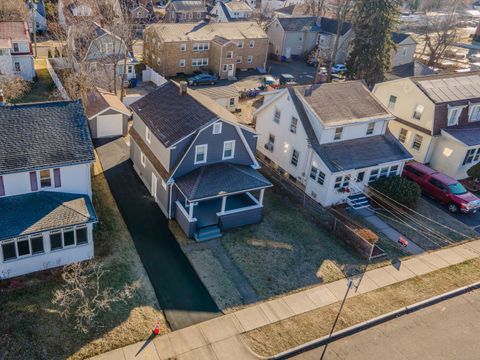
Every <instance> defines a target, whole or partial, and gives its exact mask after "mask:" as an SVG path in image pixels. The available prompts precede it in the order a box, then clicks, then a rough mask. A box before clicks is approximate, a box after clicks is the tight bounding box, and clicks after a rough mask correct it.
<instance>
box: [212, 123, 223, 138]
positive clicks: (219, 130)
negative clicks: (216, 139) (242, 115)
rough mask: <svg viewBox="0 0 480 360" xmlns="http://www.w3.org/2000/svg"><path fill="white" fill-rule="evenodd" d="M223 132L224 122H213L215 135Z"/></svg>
mask: <svg viewBox="0 0 480 360" xmlns="http://www.w3.org/2000/svg"><path fill="white" fill-rule="evenodd" d="M221 133H222V123H221V122H217V123H215V124H213V135H218V134H221Z"/></svg>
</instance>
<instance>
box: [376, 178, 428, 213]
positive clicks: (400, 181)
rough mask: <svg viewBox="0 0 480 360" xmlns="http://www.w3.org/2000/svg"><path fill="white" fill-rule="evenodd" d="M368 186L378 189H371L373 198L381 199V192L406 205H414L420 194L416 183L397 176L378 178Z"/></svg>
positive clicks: (420, 191)
mask: <svg viewBox="0 0 480 360" xmlns="http://www.w3.org/2000/svg"><path fill="white" fill-rule="evenodd" d="M370 187H372V188H373V189H375V190H378V192H375V191H372V196H374V197H375V198H379V199H382V196H381V195H382V194H383V195H385V196H388V197H389V198H392V199H393V200H395V201H398V202H399V203H401V204H403V205H406V206H408V207H414V206H415V205H416V203H417V201H418V199H420V196H421V194H422V190H421V189H420V186H418V184H417V183H414V182H413V181H410V180H408V179H406V178H403V177H399V176H394V177H388V178H383V179H379V180H377V181H375V182H373V183H371V184H370ZM380 193H381V194H380ZM385 200H387V199H385Z"/></svg>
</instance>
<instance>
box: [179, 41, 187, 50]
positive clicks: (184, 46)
mask: <svg viewBox="0 0 480 360" xmlns="http://www.w3.org/2000/svg"><path fill="white" fill-rule="evenodd" d="M185 51H187V44H184V43H183V44H180V52H185Z"/></svg>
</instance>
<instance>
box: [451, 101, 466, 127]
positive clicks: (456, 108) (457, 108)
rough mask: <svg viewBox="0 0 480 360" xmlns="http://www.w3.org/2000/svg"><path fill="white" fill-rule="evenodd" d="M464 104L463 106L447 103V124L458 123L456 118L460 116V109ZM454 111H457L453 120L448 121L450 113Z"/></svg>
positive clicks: (453, 124)
mask: <svg viewBox="0 0 480 360" xmlns="http://www.w3.org/2000/svg"><path fill="white" fill-rule="evenodd" d="M465 106H466V105H463V106H450V105H448V112H447V126H455V125H458V119H459V118H460V115H461V114H462V110H463V108H464V107H465ZM454 111H457V112H456V114H455V118H454V119H453V121H450V118H451V115H452V114H453V112H454Z"/></svg>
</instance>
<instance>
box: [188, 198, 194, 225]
mask: <svg viewBox="0 0 480 360" xmlns="http://www.w3.org/2000/svg"><path fill="white" fill-rule="evenodd" d="M188 219H189V220H190V221H192V220H193V202H191V203H190V207H189V208H188Z"/></svg>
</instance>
